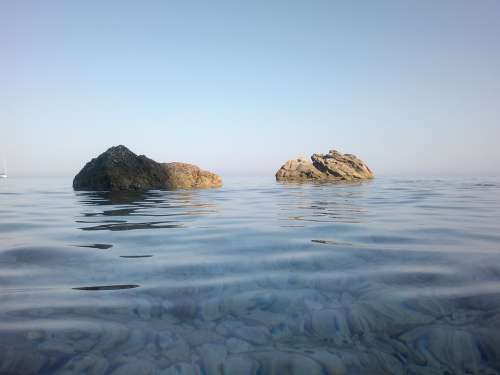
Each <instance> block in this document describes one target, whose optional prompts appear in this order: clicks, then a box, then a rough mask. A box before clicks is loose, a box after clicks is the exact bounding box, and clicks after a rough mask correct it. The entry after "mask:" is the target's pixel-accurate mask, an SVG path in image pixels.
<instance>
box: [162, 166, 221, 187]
mask: <svg viewBox="0 0 500 375" xmlns="http://www.w3.org/2000/svg"><path fill="white" fill-rule="evenodd" d="M162 165H163V168H164V170H165V171H166V173H167V186H168V188H173V189H182V188H210V187H221V186H222V179H221V178H220V177H219V176H217V175H216V174H215V173H211V172H208V171H204V170H203V169H200V168H198V167H197V166H196V165H192V164H187V163H178V162H174V163H164V164H162Z"/></svg>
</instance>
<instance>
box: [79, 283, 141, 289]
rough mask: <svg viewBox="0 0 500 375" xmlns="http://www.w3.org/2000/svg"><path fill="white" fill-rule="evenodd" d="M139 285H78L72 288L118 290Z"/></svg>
mask: <svg viewBox="0 0 500 375" xmlns="http://www.w3.org/2000/svg"><path fill="white" fill-rule="evenodd" d="M138 287H139V285H134V284H128V285H127V284H125V285H96V286H79V287H76V288H73V289H74V290H119V289H132V288H138Z"/></svg>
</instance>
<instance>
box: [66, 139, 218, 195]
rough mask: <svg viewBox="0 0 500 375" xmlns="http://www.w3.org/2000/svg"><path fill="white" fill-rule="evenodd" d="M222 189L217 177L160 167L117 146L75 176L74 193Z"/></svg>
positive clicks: (188, 169) (179, 165) (193, 168)
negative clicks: (76, 191)
mask: <svg viewBox="0 0 500 375" xmlns="http://www.w3.org/2000/svg"><path fill="white" fill-rule="evenodd" d="M220 186H222V180H221V178H220V177H219V176H217V175H216V174H214V173H210V172H207V171H204V170H201V169H200V168H198V167H197V166H195V165H191V164H185V163H163V164H162V163H157V162H156V161H154V160H152V159H149V158H147V157H146V156H144V155H139V156H137V155H136V154H134V153H133V152H132V151H130V150H129V149H128V148H126V147H125V146H121V145H120V146H115V147H111V148H110V149H108V150H107V151H106V152H104V153H102V154H101V155H99V156H98V157H97V158H94V159H92V160H91V161H90V162H88V163H87V164H86V165H85V166H84V167H83V169H82V170H81V171H80V172H79V173H78V174H77V175H76V176H75V178H74V180H73V188H74V189H75V190H121V191H124V190H146V189H178V188H209V187H220Z"/></svg>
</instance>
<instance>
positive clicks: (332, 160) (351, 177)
mask: <svg viewBox="0 0 500 375" xmlns="http://www.w3.org/2000/svg"><path fill="white" fill-rule="evenodd" d="M311 161H312V162H311ZM311 161H309V160H307V159H306V158H304V157H300V158H297V159H293V160H289V161H287V162H286V163H285V164H284V165H283V166H282V167H281V168H280V169H279V170H278V172H276V180H278V181H284V182H286V181H290V182H302V181H356V180H366V179H370V178H373V173H372V171H371V170H370V168H368V166H367V165H366V164H365V163H364V162H363V161H362V160H360V159H358V158H357V157H356V156H354V155H352V154H341V153H340V152H338V151H336V150H331V151H330V152H329V153H328V154H325V155H322V154H313V155H312V156H311Z"/></svg>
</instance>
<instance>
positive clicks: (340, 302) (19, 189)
mask: <svg viewBox="0 0 500 375" xmlns="http://www.w3.org/2000/svg"><path fill="white" fill-rule="evenodd" d="M70 186H71V180H70V179H67V180H65V179H52V180H50V179H49V180H35V179H13V178H10V179H6V180H0V373H1V374H7V373H8V374H17V373H19V374H30V373H46V374H69V373H89V374H108V373H111V374H272V373H274V374H308V375H313V374H436V375H444V374H450V375H451V374H499V373H500V180H498V179H467V180H464V179H462V180H460V179H443V180H432V179H397V178H378V179H375V180H374V181H370V182H366V183H361V184H354V185H346V184H342V185H328V184H327V185H307V184H306V185H297V184H279V183H275V182H274V181H272V179H268V180H253V181H244V180H227V181H226V187H224V188H222V189H215V190H196V191H185V190H184V191H150V192H146V193H137V194H110V193H102V192H73V191H72V189H71V188H70Z"/></svg>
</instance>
